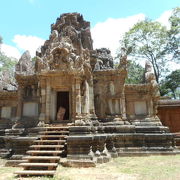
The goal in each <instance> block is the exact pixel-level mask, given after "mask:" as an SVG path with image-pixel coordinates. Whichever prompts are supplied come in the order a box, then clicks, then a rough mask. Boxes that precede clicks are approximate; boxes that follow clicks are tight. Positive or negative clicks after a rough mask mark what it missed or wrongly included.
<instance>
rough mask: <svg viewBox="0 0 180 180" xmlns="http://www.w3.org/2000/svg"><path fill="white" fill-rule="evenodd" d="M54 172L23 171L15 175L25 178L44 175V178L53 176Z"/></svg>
mask: <svg viewBox="0 0 180 180" xmlns="http://www.w3.org/2000/svg"><path fill="white" fill-rule="evenodd" d="M55 172H56V171H49V170H44V171H42V170H41V171H40V170H37V171H35V170H25V171H17V172H15V174H17V175H19V176H27V175H44V176H53V175H54V174H55Z"/></svg>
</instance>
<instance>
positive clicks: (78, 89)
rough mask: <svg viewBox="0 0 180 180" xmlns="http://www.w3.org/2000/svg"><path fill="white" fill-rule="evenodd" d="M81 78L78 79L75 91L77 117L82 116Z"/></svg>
mask: <svg viewBox="0 0 180 180" xmlns="http://www.w3.org/2000/svg"><path fill="white" fill-rule="evenodd" d="M80 83H81V80H80V79H76V85H75V88H76V89H75V91H76V119H78V118H80V116H81V86H80Z"/></svg>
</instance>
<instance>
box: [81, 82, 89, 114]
mask: <svg viewBox="0 0 180 180" xmlns="http://www.w3.org/2000/svg"><path fill="white" fill-rule="evenodd" d="M84 89H85V92H84V95H83V99H82V113H84V114H89V84H88V83H87V81H86V80H85V82H84Z"/></svg>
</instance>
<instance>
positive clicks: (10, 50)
mask: <svg viewBox="0 0 180 180" xmlns="http://www.w3.org/2000/svg"><path fill="white" fill-rule="evenodd" d="M1 50H2V52H3V53H4V54H5V55H6V56H8V57H14V58H16V59H19V58H20V56H21V53H20V52H19V50H18V49H17V48H16V47H13V46H10V45H7V44H2V45H1Z"/></svg>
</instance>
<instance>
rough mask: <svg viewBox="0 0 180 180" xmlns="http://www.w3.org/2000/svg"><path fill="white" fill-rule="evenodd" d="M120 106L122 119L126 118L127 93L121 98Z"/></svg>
mask: <svg viewBox="0 0 180 180" xmlns="http://www.w3.org/2000/svg"><path fill="white" fill-rule="evenodd" d="M120 107H121V115H122V119H124V120H125V119H126V102H125V95H124V93H122V96H121V99H120Z"/></svg>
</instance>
